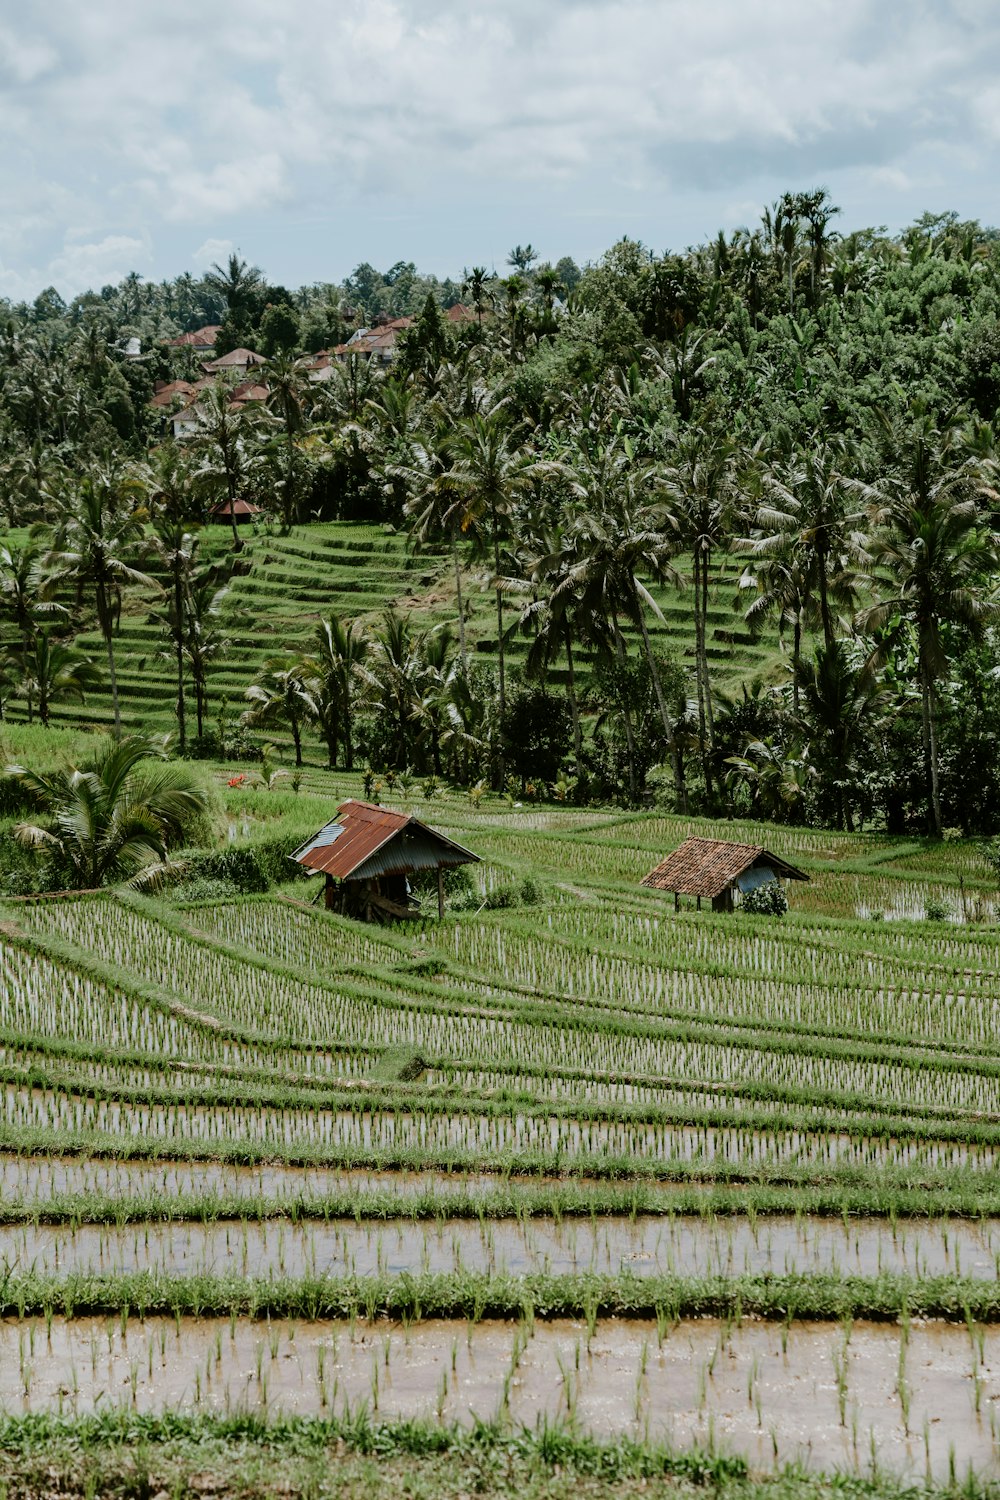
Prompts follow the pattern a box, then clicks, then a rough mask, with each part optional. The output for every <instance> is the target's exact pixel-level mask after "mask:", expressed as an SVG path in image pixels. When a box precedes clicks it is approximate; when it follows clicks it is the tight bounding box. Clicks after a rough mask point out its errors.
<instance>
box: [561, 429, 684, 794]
mask: <svg viewBox="0 0 1000 1500" xmlns="http://www.w3.org/2000/svg"><path fill="white" fill-rule="evenodd" d="M563 470H564V475H565V476H566V479H567V482H568V488H569V492H570V494H571V496H572V500H573V503H574V506H575V514H574V515H573V517H572V519H571V520H570V521H569V523H568V524H567V526H566V531H565V537H566V548H567V551H568V553H569V561H568V566H567V568H566V573H565V584H564V586H565V588H566V589H567V590H568V591H569V592H570V593H571V594H575V595H576V597H577V600H578V605H577V607H578V609H579V610H580V611H581V612H582V615H583V617H584V618H587V619H599V620H602V621H606V622H607V633H608V636H609V637H610V639H611V641H612V643H613V649H614V653H615V657H616V659H617V661H618V664H619V666H624V664H625V657H626V651H625V642H624V637H623V635H622V621H625V622H627V623H630V624H632V625H634V626H635V627H636V628H637V629H638V630H639V632H640V635H641V637H642V645H643V651H644V653H645V657H646V663H647V666H648V667H649V673H650V677H651V680H652V683H653V690H654V693H655V695H656V702H657V706H658V708H659V711H660V718H661V721H662V723H663V732H664V737H665V739H666V743H667V746H668V751H669V754H670V759H671V762H672V764H673V769H674V779H675V786H676V790H677V798H678V803H679V805H680V806H681V808H682V809H683V808H684V805H685V802H686V796H685V792H684V787H683V780H682V776H681V767H680V761H679V757H678V754H677V746H676V744H675V740H674V724H673V718H672V716H671V714H670V711H669V708H668V705H667V701H666V697H665V695H664V691H663V684H662V681H661V678H660V672H659V667H658V666H657V661H656V656H655V654H654V652H653V645H652V640H651V639H650V634H649V625H648V622H647V619H646V616H647V613H649V612H652V613H653V614H654V615H655V616H656V617H657V619H660V620H662V619H663V614H662V611H661V610H660V607H659V605H658V604H657V602H656V600H655V599H654V598H653V595H652V594H651V593H650V591H649V589H648V587H647V586H646V583H645V582H644V581H643V580H644V579H649V580H650V581H653V580H656V581H658V582H668V583H672V584H673V585H674V586H675V587H679V586H680V582H681V580H680V577H679V575H678V574H677V572H676V570H675V569H674V567H673V565H672V563H671V561H670V558H671V555H672V550H673V545H674V541H675V537H676V533H675V532H674V534H673V535H672V534H671V533H672V531H673V527H672V522H671V517H670V515H669V511H668V510H667V508H666V507H665V506H664V505H663V504H662V503H658V502H657V501H656V499H655V494H656V485H657V483H658V480H657V477H656V476H655V474H654V473H653V471H651V470H650V468H649V467H648V466H646V465H641V464H638V463H636V462H635V461H634V459H633V457H632V454H631V452H630V451H629V448H628V446H627V445H626V444H625V443H623V442H621V441H619V440H618V439H617V438H613V439H612V440H611V441H610V442H607V443H600V442H594V441H589V440H588V439H587V438H584V440H583V441H582V442H581V443H580V444H579V445H578V449H577V453H576V455H575V458H574V460H573V461H572V462H571V463H569V464H568V465H565V464H564V465H563ZM651 494H652V495H653V496H654V499H653V500H651V499H650V495H651ZM624 724H625V738H626V744H627V747H628V753H629V779H630V790H631V793H632V796H633V798H635V797H636V796H637V795H638V785H637V781H636V772H635V762H636V754H635V735H634V728H633V726H632V722H631V716H630V714H629V712H628V711H627V710H626V711H625V713H624Z"/></svg>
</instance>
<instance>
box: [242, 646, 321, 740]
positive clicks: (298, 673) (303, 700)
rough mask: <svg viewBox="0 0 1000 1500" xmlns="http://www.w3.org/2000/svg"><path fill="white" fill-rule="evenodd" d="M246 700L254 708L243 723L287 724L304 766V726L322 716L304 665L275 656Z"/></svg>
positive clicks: (249, 690) (251, 726)
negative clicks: (318, 711) (319, 713)
mask: <svg viewBox="0 0 1000 1500" xmlns="http://www.w3.org/2000/svg"><path fill="white" fill-rule="evenodd" d="M245 697H246V699H247V701H248V703H249V704H250V707H249V708H248V709H247V711H246V713H245V714H244V715H243V720H242V722H243V723H244V724H246V725H248V727H250V728H252V729H258V728H270V727H271V726H272V725H274V724H284V725H286V726H287V728H288V729H289V730H290V732H291V736H292V743H293V744H294V746H295V764H296V765H297V766H301V764H302V728H303V725H304V724H305V723H306V722H307V720H309V719H315V718H317V717H318V714H317V707H316V699H315V697H314V695H313V692H312V689H311V684H310V682H309V680H308V678H307V677H306V675H305V673H304V671H303V668H302V663H301V662H298V661H289V660H288V658H287V657H272V658H271V659H270V660H269V661H267V662H265V664H264V666H263V668H262V670H261V671H260V673H259V674H258V677H257V681H256V682H253V683H251V684H250V686H249V687H248V688H247V690H246V694H245Z"/></svg>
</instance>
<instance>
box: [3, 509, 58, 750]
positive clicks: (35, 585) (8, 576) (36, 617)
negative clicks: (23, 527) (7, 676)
mask: <svg viewBox="0 0 1000 1500" xmlns="http://www.w3.org/2000/svg"><path fill="white" fill-rule="evenodd" d="M59 581H60V580H59V575H58V573H54V572H52V571H51V569H50V568H49V567H48V566H47V556H46V552H45V549H44V548H43V546H42V543H41V539H40V536H39V535H38V534H35V535H31V536H29V537H28V540H27V541H26V542H24V543H23V544H22V545H21V546H19V547H18V546H10V547H8V546H0V611H2V613H3V614H4V615H6V616H7V618H8V619H9V620H10V622H11V624H12V625H13V627H14V629H15V631H16V632H17V635H18V637H19V639H18V640H17V641H16V642H15V643H14V645H15V648H16V649H18V650H19V651H20V652H21V653H22V654H28V653H30V651H31V646H32V642H33V641H34V639H35V635H36V632H37V630H38V625H39V621H40V620H41V619H52V618H53V617H57V616H58V617H61V618H65V617H66V616H67V615H68V614H69V611H68V610H67V609H66V607H65V605H62V604H59V603H57V602H56V600H55V599H53V597H52V595H53V593H54V591H55V589H56V587H57V586H58V583H59ZM30 681H31V679H30V678H29V679H28V682H29V685H28V689H27V698H28V723H29V724H30V723H31V719H32V711H33V703H34V696H33V691H32V688H31V686H30Z"/></svg>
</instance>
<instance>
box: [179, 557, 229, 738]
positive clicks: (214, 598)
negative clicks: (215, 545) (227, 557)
mask: <svg viewBox="0 0 1000 1500" xmlns="http://www.w3.org/2000/svg"><path fill="white" fill-rule="evenodd" d="M228 593H229V585H228V583H226V581H225V574H224V572H221V571H220V570H219V568H217V567H216V566H214V565H210V566H208V567H205V568H200V569H198V570H197V571H196V572H195V573H193V574H192V575H191V577H190V578H189V579H188V580H187V584H186V587H185V593H184V607H183V617H184V659H185V661H186V662H187V663H188V665H189V666H190V668H191V681H192V682H193V683H194V701H195V714H196V716H197V726H198V738H199V739H201V738H202V736H203V734H204V732H205V707H206V703H207V698H208V674H209V671H210V669H211V667H212V664H213V663H214V662H217V661H219V660H221V659H222V657H224V656H225V655H226V653H227V652H228V650H229V645H230V641H229V637H228V636H227V634H226V632H225V631H224V630H223V629H222V626H221V619H222V607H223V604H224V602H225V599H226V596H227V594H228Z"/></svg>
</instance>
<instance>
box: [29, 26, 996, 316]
mask: <svg viewBox="0 0 1000 1500" xmlns="http://www.w3.org/2000/svg"><path fill="white" fill-rule="evenodd" d="M0 142H2V146H3V149H2V151H0V202H2V204H3V212H2V215H0V296H3V297H9V298H12V299H14V300H21V299H26V298H33V297H34V296H36V295H37V293H38V292H39V291H40V290H41V289H42V288H43V287H46V286H49V285H55V286H56V287H57V289H58V290H59V291H60V292H61V293H62V294H63V295H64V296H66V297H69V296H73V295H75V294H76V293H78V292H80V291H83V290H86V289H88V288H91V287H92V288H95V289H99V288H100V287H101V286H102V285H104V284H105V283H107V282H110V281H117V280H119V279H120V278H121V277H122V276H123V275H125V274H126V273H127V272H129V271H137V272H139V274H140V275H142V276H143V277H146V278H152V279H161V278H164V277H168V276H175V275H177V274H179V273H180V272H182V271H190V272H192V273H194V274H198V273H200V272H202V271H204V270H205V269H207V267H208V266H209V265H210V264H211V263H212V262H213V261H217V260H219V259H220V258H224V257H225V256H226V255H227V254H228V253H229V251H230V250H232V249H238V250H239V251H240V253H241V254H242V255H243V256H244V257H246V258H247V259H248V260H250V261H252V262H254V263H255V264H257V265H259V266H261V267H262V268H263V269H264V271H265V272H266V273H267V275H268V277H269V279H270V280H271V281H272V282H275V283H282V284H284V285H287V286H289V287H294V286H298V285H301V284H303V283H308V282H314V281H340V280H341V279H342V278H343V277H344V276H346V275H348V274H349V273H350V271H351V270H352V269H353V268H354V266H355V265H357V264H358V263H359V262H361V261H370V262H371V263H372V264H374V265H375V266H377V267H378V268H379V269H382V270H384V269H386V268H388V267H389V266H390V265H392V264H393V263H394V262H395V261H398V260H407V261H415V262H416V264H417V266H418V268H419V269H420V270H422V271H427V272H435V273H436V274H438V275H439V276H446V275H453V276H460V275H461V272H462V270H463V267H466V266H472V265H476V264H481V265H485V266H487V267H490V268H495V269H496V270H497V271H499V272H501V273H504V271H505V264H506V258H507V254H508V252H509V250H510V248H511V247H512V246H513V245H514V244H525V243H527V242H530V243H531V244H532V245H533V246H534V247H535V248H536V249H537V250H538V251H539V252H540V254H541V255H542V257H543V258H545V259H551V260H552V261H555V260H558V259H559V257H560V256H563V255H571V256H573V257H574V258H575V259H576V260H577V261H578V262H579V263H580V264H583V263H584V262H586V261H588V260H595V259H597V258H598V257H599V256H600V254H601V253H602V252H603V251H604V250H605V249H607V248H608V246H610V245H611V244H613V243H614V241H615V240H617V239H620V238H621V237H622V236H623V235H628V236H630V237H631V238H633V239H640V240H642V241H643V242H644V243H645V244H647V245H649V246H650V247H651V248H653V249H654V250H656V251H663V250H668V249H670V250H681V249H683V248H684V247H685V246H687V245H689V244H693V243H698V242H700V241H703V240H705V239H708V238H711V237H714V235H715V234H716V233H717V231H718V230H719V229H720V228H724V229H726V230H731V229H733V228H736V227H738V226H739V225H741V224H748V223H754V222H755V221H756V220H757V219H758V217H759V215H760V212H761V210H762V208H763V206H764V205H765V204H767V203H770V202H772V201H773V200H774V199H775V198H777V197H778V196H779V194H780V193H781V192H783V191H784V190H786V189H792V190H797V189H807V188H813V187H817V186H825V187H827V188H828V189H829V190H830V193H831V195H832V198H833V201H834V202H835V203H836V204H838V205H839V206H840V207H841V209H842V210H843V212H842V214H841V215H840V217H839V219H838V220H837V221H836V225H837V226H839V227H841V228H843V229H847V228H859V227H863V226H867V225H883V224H884V225H887V226H888V227H889V228H890V229H892V230H897V229H900V228H902V227H903V226H905V225H906V224H908V223H910V222H912V220H913V219H914V218H916V217H917V215H918V214H920V213H921V212H923V211H924V210H925V209H930V210H932V211H934V212H943V211H946V210H952V209H953V210H956V211H957V212H958V213H959V214H960V215H961V216H962V217H963V218H978V219H980V220H982V222H983V223H986V224H996V223H1000V205H998V203H997V195H998V173H997V170H996V169H997V161H998V147H1000V0H491V3H488V4H487V3H479V0H465V3H459V0H308V3H306V0H238V3H233V0H227V3H223V0H171V3H170V4H169V5H163V4H149V3H146V0H86V3H84V4H81V3H80V0H45V4H44V5H39V4H35V5H31V4H25V3H24V0H18V3H15V0H0Z"/></svg>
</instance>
